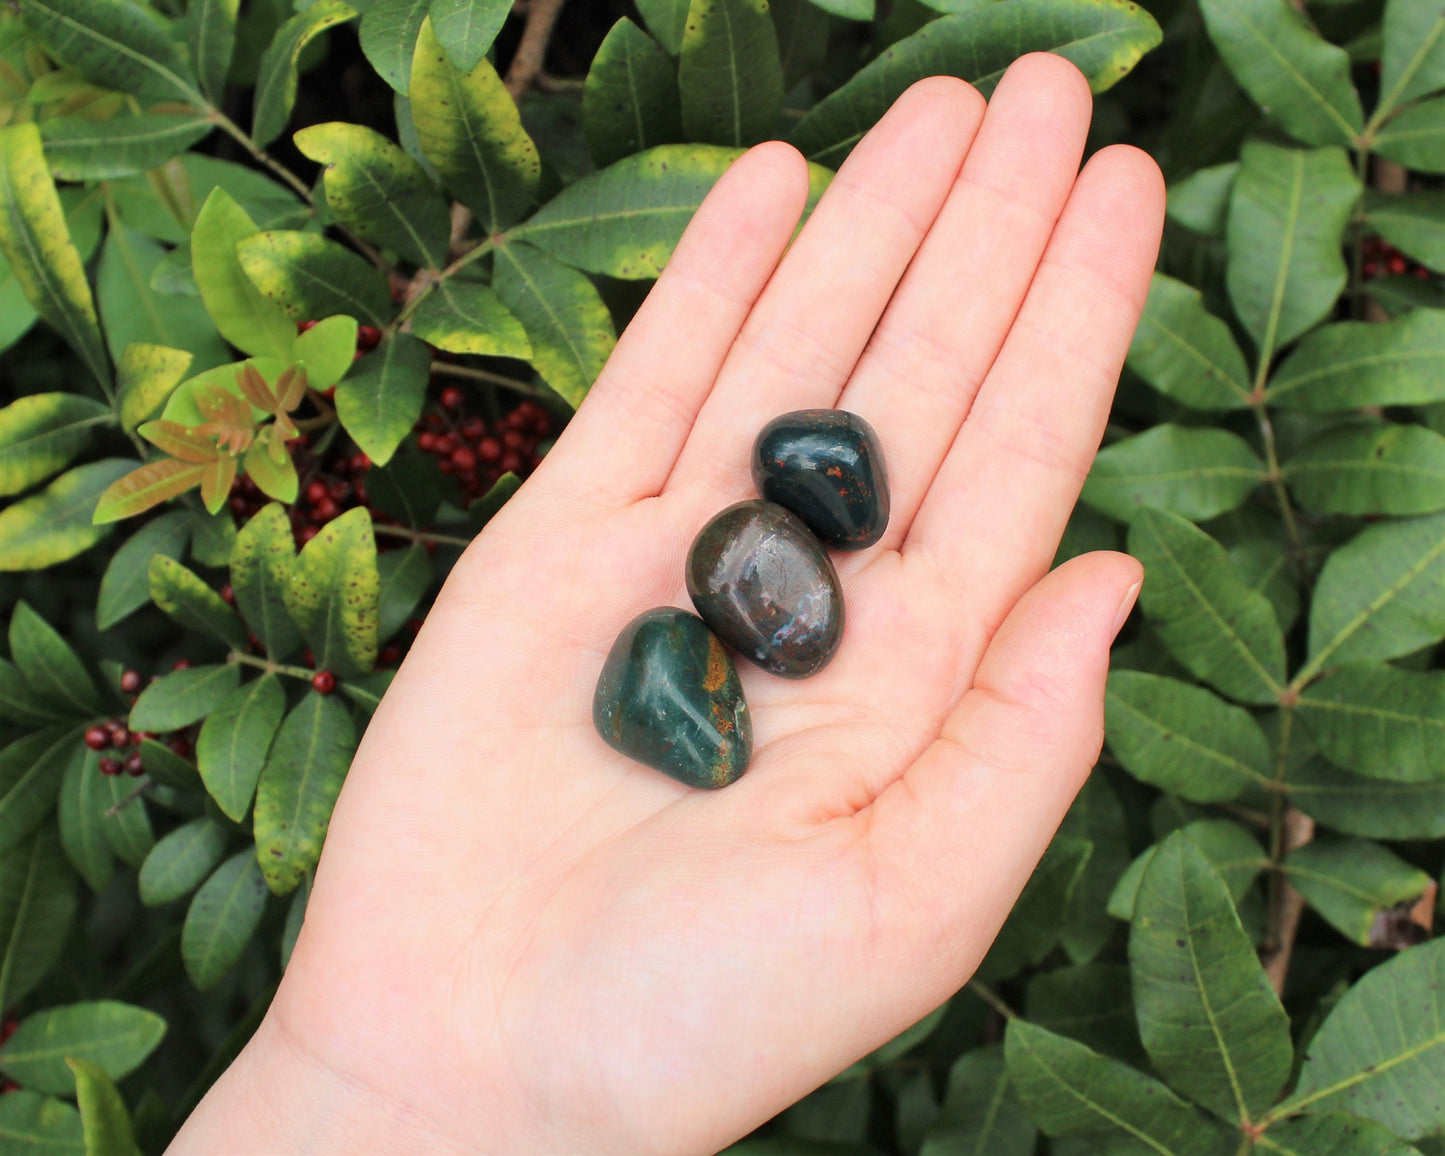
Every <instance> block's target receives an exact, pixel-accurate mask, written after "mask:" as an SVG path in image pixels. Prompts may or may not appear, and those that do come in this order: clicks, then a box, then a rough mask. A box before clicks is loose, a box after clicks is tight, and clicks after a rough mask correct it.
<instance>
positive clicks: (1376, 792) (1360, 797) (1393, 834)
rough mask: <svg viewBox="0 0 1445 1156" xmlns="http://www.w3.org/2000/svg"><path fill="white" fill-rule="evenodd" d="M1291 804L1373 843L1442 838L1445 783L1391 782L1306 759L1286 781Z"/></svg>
mask: <svg viewBox="0 0 1445 1156" xmlns="http://www.w3.org/2000/svg"><path fill="white" fill-rule="evenodd" d="M1286 778H1287V781H1288V783H1289V792H1290V800H1291V801H1292V802H1293V803H1294V804H1295V805H1296V806H1298V807H1299V809H1300V810H1301V811H1303V812H1304V813H1305V814H1306V815H1308V816H1309V817H1310V818H1312V819H1314V820H1315V821H1316V822H1317V823H1320V824H1321V825H1323V826H1325V827H1330V828H1332V829H1333V830H1336V831H1342V832H1344V833H1345V834H1347V835H1364V836H1367V837H1368V838H1371V839H1439V838H1445V782H1442V781H1439V780H1435V781H1428V782H1420V783H1415V782H1411V783H1401V782H1390V781H1385V780H1380V779H1367V778H1363V777H1361V776H1359V775H1352V774H1350V772H1348V771H1345V770H1341V769H1340V768H1339V767H1336V766H1334V765H1332V764H1330V763H1328V762H1326V761H1325V760H1324V759H1307V760H1306V761H1305V762H1304V763H1303V765H1301V766H1299V767H1296V768H1293V769H1292V770H1290V771H1289V773H1288V775H1287V776H1286Z"/></svg>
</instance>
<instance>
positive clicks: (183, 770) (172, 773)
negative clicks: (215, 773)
mask: <svg viewBox="0 0 1445 1156" xmlns="http://www.w3.org/2000/svg"><path fill="white" fill-rule="evenodd" d="M140 757H141V766H142V767H143V768H144V769H145V773H146V774H147V775H148V776H149V777H150V779H151V781H152V782H155V783H159V784H160V785H161V786H163V787H174V788H175V789H176V790H178V791H198V790H200V789H201V776H200V774H199V773H198V772H197V771H196V764H195V763H193V762H191V761H190V760H189V759H183V758H181V756H180V755H178V754H176V753H175V751H173V750H171V749H170V747H167V746H164V745H162V744H161V743H158V742H157V741H156V740H155V739H141V741H140Z"/></svg>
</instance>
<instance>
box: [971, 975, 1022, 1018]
mask: <svg viewBox="0 0 1445 1156" xmlns="http://www.w3.org/2000/svg"><path fill="white" fill-rule="evenodd" d="M968 990H969V991H971V992H973V994H974V995H976V996H978V998H979V999H981V1000H983V1002H984V1003H986V1004H988V1006H989V1007H991V1008H993V1010H994V1011H996V1012H998V1014H999V1015H1001V1016H1003V1018H1004V1019H1006V1020H1015V1019H1018V1016H1019V1013H1018V1012H1016V1011H1014V1009H1013V1008H1011V1007H1009V1005H1008V1004H1007V1003H1005V1002H1004V999H1003V997H1002V996H1001V995H999V994H998V992H996V991H994V990H993V988H991V987H989V985H988V984H986V983H984V982H983V981H982V980H977V979H971V980H969V981H968Z"/></svg>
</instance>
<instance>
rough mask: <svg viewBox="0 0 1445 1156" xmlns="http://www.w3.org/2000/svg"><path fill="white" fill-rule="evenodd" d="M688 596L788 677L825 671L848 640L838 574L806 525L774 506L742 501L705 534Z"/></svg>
mask: <svg viewBox="0 0 1445 1156" xmlns="http://www.w3.org/2000/svg"><path fill="white" fill-rule="evenodd" d="M687 592H688V593H689V594H690V595H691V596H692V604H693V605H694V606H696V607H697V612H698V613H699V614H701V615H702V617H703V621H704V622H706V623H707V624H708V625H709V626H711V627H712V628H713V630H714V631H716V632H717V635H718V637H719V638H721V639H722V640H723V641H724V642H726V643H727V644H728V645H729V646H731V647H732V648H733V649H734V650H736V651H737V652H738V653H740V654H742V655H744V656H745V657H747V658H750V659H752V660H753V661H754V662H756V663H757V664H758V665H759V666H761V667H762V668H763V669H764V670H769V671H772V673H774V674H781V675H783V676H785V677H787V678H806V677H807V676H808V675H810V674H815V673H817V672H818V671H819V670H821V669H822V668H823V667H824V666H825V665H827V662H828V660H829V659H830V658H832V657H833V652H834V651H835V650H837V649H838V640H839V639H840V638H842V636H843V589H842V587H841V586H840V585H839V584H838V572H837V571H836V570H834V569H833V563H832V562H830V561H829V560H828V555H827V553H826V552H825V551H824V550H823V547H822V546H821V545H820V544H819V542H818V539H817V538H815V537H814V536H813V533H812V531H811V530H809V529H808V527H807V526H805V525H804V524H803V521H802V519H801V518H799V517H798V516H797V515H796V514H793V513H790V512H789V511H787V510H785V509H783V507H782V506H779V505H776V504H774V503H773V502H760V501H756V500H754V501H751V502H739V503H738V504H737V505H735V506H729V507H728V508H727V509H726V510H724V511H723V512H722V513H720V514H718V515H717V517H715V518H713V520H712V521H711V522H709V523H708V524H707V525H706V526H704V527H703V528H702V531H701V532H700V533H699V534H698V536H697V538H696V539H695V540H694V541H693V544H692V549H691V550H690V551H689V552H688V556H687Z"/></svg>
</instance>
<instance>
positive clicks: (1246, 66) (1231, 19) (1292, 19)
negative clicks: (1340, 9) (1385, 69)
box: [1199, 0, 1365, 145]
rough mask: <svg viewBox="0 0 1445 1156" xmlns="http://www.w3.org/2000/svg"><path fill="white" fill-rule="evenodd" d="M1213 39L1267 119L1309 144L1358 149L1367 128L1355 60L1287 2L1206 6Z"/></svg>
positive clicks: (1209, 0)
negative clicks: (1354, 72) (1353, 71)
mask: <svg viewBox="0 0 1445 1156" xmlns="http://www.w3.org/2000/svg"><path fill="white" fill-rule="evenodd" d="M1199 7H1200V10H1201V11H1202V12H1203V13H1204V23H1205V27H1207V28H1208V30H1209V38H1210V39H1211V40H1213V41H1214V46H1215V47H1216V48H1218V49H1219V55H1220V56H1222V57H1223V58H1224V62H1225V64H1226V65H1228V66H1229V71H1230V72H1231V73H1233V74H1234V78H1235V80H1237V81H1239V84H1240V86H1241V87H1242V88H1243V89H1244V91H1245V92H1247V93H1249V95H1250V96H1251V97H1252V98H1253V99H1254V102H1255V103H1256V104H1257V105H1259V107H1260V108H1261V109H1263V110H1264V112H1265V114H1266V115H1267V116H1269V117H1271V118H1272V119H1273V120H1274V121H1275V122H1277V123H1278V124H1279V125H1281V126H1282V127H1283V128H1284V129H1285V131H1287V132H1288V133H1289V134H1290V135H1291V136H1293V137H1295V138H1296V139H1297V140H1301V141H1303V142H1304V143H1305V144H1312V145H1324V144H1341V145H1349V144H1353V143H1354V140H1355V138H1356V137H1357V136H1358V135H1359V133H1360V131H1361V129H1363V128H1364V124H1365V118H1364V114H1363V113H1362V111H1361V109H1360V97H1359V94H1358V93H1357V92H1356V91H1355V86H1354V85H1353V84H1352V83H1351V81H1350V57H1349V53H1347V52H1346V51H1345V50H1344V49H1343V48H1337V47H1336V46H1335V45H1333V44H1331V43H1329V41H1327V40H1325V39H1324V38H1323V37H1321V36H1320V35H1319V34H1318V33H1316V32H1315V31H1314V30H1313V29H1311V28H1310V26H1309V24H1308V23H1307V22H1306V21H1305V18H1304V17H1303V16H1301V15H1300V13H1299V12H1297V11H1296V10H1295V9H1294V8H1292V7H1291V6H1290V4H1289V2H1288V0H1202V2H1201V3H1200V5H1199Z"/></svg>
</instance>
